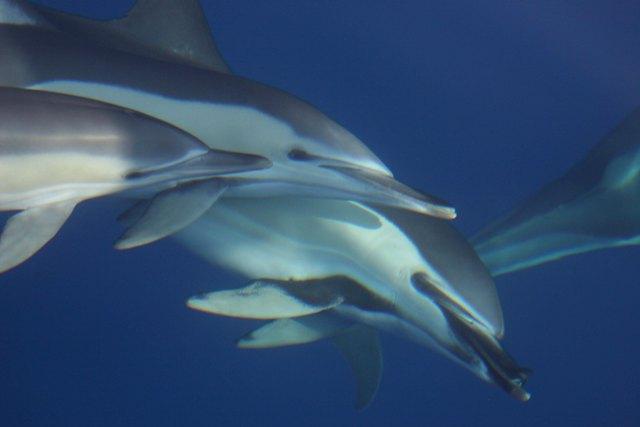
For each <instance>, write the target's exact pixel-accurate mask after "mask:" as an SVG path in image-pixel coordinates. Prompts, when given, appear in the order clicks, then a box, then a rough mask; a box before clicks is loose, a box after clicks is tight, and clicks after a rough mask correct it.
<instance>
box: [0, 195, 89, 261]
mask: <svg viewBox="0 0 640 427" xmlns="http://www.w3.org/2000/svg"><path fill="white" fill-rule="evenodd" d="M77 203H78V202H77V201H76V200H73V201H65V202H60V203H53V204H48V205H43V206H38V207H34V208H30V209H27V210H24V211H22V212H20V213H17V214H15V215H14V216H12V217H11V218H9V220H8V221H7V224H6V225H5V227H4V230H3V231H2V235H0V273H2V272H5V271H7V270H9V269H11V268H13V267H15V266H17V265H18V264H20V263H22V262H24V261H26V260H27V259H28V258H29V257H31V256H32V255H33V254H35V253H36V252H38V251H39V250H40V248H42V247H43V246H44V245H45V244H46V243H47V242H48V241H49V240H51V239H52V238H53V236H55V235H56V233H57V232H58V230H60V227H62V224H64V223H65V221H66V220H67V218H69V215H71V212H73V208H74V207H75V206H76V204H77Z"/></svg>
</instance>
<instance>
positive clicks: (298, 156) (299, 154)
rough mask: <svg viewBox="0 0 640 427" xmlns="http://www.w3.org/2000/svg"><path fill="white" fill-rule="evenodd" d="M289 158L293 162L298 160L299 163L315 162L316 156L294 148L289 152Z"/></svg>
mask: <svg viewBox="0 0 640 427" xmlns="http://www.w3.org/2000/svg"><path fill="white" fill-rule="evenodd" d="M287 157H289V158H290V159H291V160H296V161H299V162H308V161H310V160H314V156H312V155H311V154H309V153H307V152H306V151H304V150H301V149H299V148H294V149H293V150H291V151H289V153H288V154H287Z"/></svg>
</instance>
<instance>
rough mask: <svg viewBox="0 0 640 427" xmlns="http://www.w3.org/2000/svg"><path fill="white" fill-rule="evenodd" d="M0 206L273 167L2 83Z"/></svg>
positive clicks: (136, 118)
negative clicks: (4, 85) (3, 85)
mask: <svg viewBox="0 0 640 427" xmlns="http://www.w3.org/2000/svg"><path fill="white" fill-rule="evenodd" d="M0 165H1V166H2V170H0V211H3V210H5V211H6V210H21V209H27V208H30V207H33V206H35V205H39V204H46V203H52V202H58V201H61V200H65V199H76V200H82V199H86V198H89V197H95V196H98V195H102V194H108V193H111V192H115V191H122V190H128V189H132V188H139V187H145V186H153V187H156V186H158V187H160V188H162V186H163V185H165V186H171V185H174V184H175V183H177V182H180V181H183V180H187V179H191V178H193V179H203V178H211V177H216V176H217V175H222V174H230V173H234V172H244V171H247V170H253V169H255V168H261V167H268V165H269V163H268V161H266V159H263V158H260V157H257V156H252V155H247V154H239V153H229V152H224V151H216V150H211V149H209V148H208V147H207V146H206V145H204V144H203V143H201V142H200V141H199V140H197V139H196V138H194V137H192V136H191V135H189V134H187V133H186V132H183V131H181V130H180V129H177V128H175V127H173V126H171V125H168V124H166V123H163V122H161V121H159V120H156V119H154V118H152V117H148V116H145V115H143V114H140V113H137V112H135V111H131V110H126V109H122V108H119V107H116V106H113V105H109V104H105V103H102V102H97V101H92V100H88V99H83V98H79V97H74V96H68V95H62V94H57V93H50V92H43V91H33V90H25V89H16V88H7V87H0Z"/></svg>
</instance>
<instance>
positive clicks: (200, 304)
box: [186, 294, 207, 311]
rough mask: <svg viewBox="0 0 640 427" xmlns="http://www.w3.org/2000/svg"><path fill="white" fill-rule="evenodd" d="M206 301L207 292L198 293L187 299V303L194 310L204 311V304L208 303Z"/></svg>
mask: <svg viewBox="0 0 640 427" xmlns="http://www.w3.org/2000/svg"><path fill="white" fill-rule="evenodd" d="M206 301H207V294H198V295H194V296H192V297H190V298H189V299H188V300H187V302H186V305H187V307H189V308H191V309H193V310H198V311H204V305H205V304H206Z"/></svg>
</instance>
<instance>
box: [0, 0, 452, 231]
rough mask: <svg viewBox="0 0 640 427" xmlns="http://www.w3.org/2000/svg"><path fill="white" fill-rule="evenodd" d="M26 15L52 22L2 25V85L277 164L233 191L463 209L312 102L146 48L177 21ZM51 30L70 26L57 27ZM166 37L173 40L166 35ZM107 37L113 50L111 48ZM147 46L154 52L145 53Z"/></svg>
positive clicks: (9, 0) (429, 210)
mask: <svg viewBox="0 0 640 427" xmlns="http://www.w3.org/2000/svg"><path fill="white" fill-rule="evenodd" d="M168 3H175V1H173V2H172V1H169V0H156V1H153V0H147V1H145V2H142V3H140V4H138V6H137V7H136V8H134V9H133V10H132V11H131V13H130V14H129V16H128V17H127V18H125V19H124V20H125V21H127V25H126V26H124V27H126V28H127V29H131V28H135V24H139V25H138V26H140V27H143V24H144V22H141V21H142V20H141V19H138V20H137V21H136V16H138V17H139V16H140V14H139V13H137V12H136V10H138V7H140V8H148V7H149V5H157V6H158V7H162V5H164V4H168ZM3 4H4V5H7V4H9V5H13V6H15V7H19V8H23V9H24V7H25V6H28V5H27V4H26V3H24V2H21V1H15V0H0V12H1V9H2V7H3V6H2V5H3ZM189 4H192V2H188V3H187V5H189ZM5 8H6V6H5ZM28 12H29V14H28V15H29V16H31V15H36V16H37V18H38V19H37V20H38V21H45V22H49V21H51V23H50V24H49V25H48V26H46V27H45V26H42V25H13V24H11V22H12V21H11V20H9V19H5V21H4V22H5V23H7V22H8V23H7V24H6V25H0V56H2V58H6V60H4V61H2V62H1V63H0V85H5V86H14V87H31V88H38V89H44V90H49V91H54V92H62V93H69V94H73V95H77V96H82V97H87V98H94V99H99V100H102V101H106V102H110V103H113V104H116V105H120V106H123V107H127V108H130V109H133V110H137V111H142V112H144V113H146V114H149V115H152V116H154V117H156V118H159V119H161V120H163V121H166V122H168V123H171V124H173V125H175V126H177V127H179V128H181V129H184V130H186V131H187V132H189V133H190V134H192V135H194V136H196V137H197V138H199V139H200V140H202V141H203V142H204V143H206V144H207V145H209V146H210V147H212V148H217V149H225V150H229V151H234V152H244V153H249V154H256V155H261V156H263V157H266V158H268V159H269V160H270V161H271V162H272V163H273V167H272V168H270V169H269V170H268V171H267V170H264V171H262V172H256V173H254V174H253V175H252V176H251V178H246V179H243V180H242V181H241V180H238V181H237V182H235V185H233V186H232V187H231V188H230V189H229V191H227V192H226V193H225V196H231V197H233V196H235V197H269V196H275V195H307V196H314V197H326V198H339V199H349V200H361V201H368V202H372V203H378V204H383V205H391V206H397V207H403V208H406V209H412V210H416V211H419V212H423V213H426V214H430V215H434V216H439V217H443V218H448V219H451V218H453V217H455V210H454V209H453V208H450V207H449V206H446V204H445V203H444V202H442V201H440V200H437V199H435V198H433V197H430V196H426V195H423V194H420V193H417V192H415V191H413V190H411V189H410V188H408V187H406V186H404V185H402V184H400V183H399V182H397V181H395V180H394V179H393V177H392V176H391V174H390V172H389V170H388V169H387V168H386V167H385V166H384V164H383V163H382V162H381V161H380V160H379V159H378V158H377V157H376V156H375V155H373V153H371V151H369V149H367V147H366V146H365V145H364V144H363V143H362V142H360V141H359V140H358V139H357V138H356V137H355V136H354V135H352V134H351V133H349V132H348V131H347V130H345V129H344V128H342V127H341V126H339V125H338V124H337V123H335V122H333V121H332V120H330V119H329V118H328V117H326V116H325V115H324V114H322V113H320V112H319V111H317V110H316V109H315V108H313V107H312V106H310V105H308V104H306V103H305V102H303V101H301V100H299V99H297V98H295V97H293V96H291V95H289V94H287V93H285V92H282V91H279V90H276V89H273V88H270V87H267V86H264V85H261V84H259V83H256V82H253V81H249V80H247V79H243V78H241V77H237V76H233V75H230V74H228V73H227V71H228V70H226V69H225V70H222V71H224V72H217V71H212V70H211V67H208V68H209V69H205V68H202V67H201V66H199V65H200V64H197V65H198V66H193V61H192V60H191V59H186V60H181V61H179V62H176V61H174V59H175V55H176V54H178V55H179V56H180V55H181V53H180V52H177V53H176V52H174V55H173V56H170V55H169V56H167V55H163V54H162V53H163V52H164V51H166V50H167V49H165V50H164V51H162V50H160V53H159V46H158V45H156V44H153V45H148V43H152V42H153V41H154V40H153V37H151V36H149V33H151V32H152V31H151V30H152V29H155V32H160V33H164V32H165V28H166V31H168V32H169V33H172V32H173V31H172V28H173V27H171V23H167V22H150V23H146V28H145V30H144V31H142V30H141V31H140V32H136V33H134V36H136V37H137V36H139V38H135V37H133V36H132V35H131V34H129V33H126V34H124V35H122V33H121V31H123V29H122V28H118V26H113V25H111V26H110V27H109V28H108V33H107V34H106V35H105V34H104V33H101V34H102V35H104V37H97V36H93V37H92V36H91V34H92V33H87V31H89V30H91V31H93V32H102V31H106V27H104V26H96V25H93V24H91V22H92V21H89V22H87V21H86V20H85V21H81V22H82V24H81V25H78V24H77V19H75V20H74V21H73V23H72V24H69V20H68V19H60V18H59V15H51V14H50V13H45V15H46V16H43V15H40V14H39V13H38V12H37V11H34V10H33V8H31V7H29V8H28ZM25 14H26V12H25ZM1 18H2V16H1V15H0V19H1ZM23 20H24V19H23ZM14 21H16V20H15V19H14ZM165 21H166V19H165ZM117 22H119V21H112V22H111V24H114V23H117ZM177 22H178V24H180V23H181V22H182V21H177ZM163 23H164V24H165V27H162V26H161V24H163ZM85 24H86V25H85ZM94 24H95V23H94ZM183 24H184V23H182V24H180V25H182V26H184V25H183ZM156 25H157V26H156ZM52 27H53V28H57V29H61V30H63V31H52V30H51V28H52ZM87 34H89V35H87ZM114 35H117V36H122V37H119V38H118V37H115V36H114ZM145 37H146V38H145ZM154 37H155V34H154ZM98 39H99V40H98ZM160 41H162V42H165V40H164V39H163V38H162V37H161V38H160ZM134 42H135V43H134ZM166 42H167V43H169V42H171V41H166ZM97 43H101V44H97ZM107 43H108V44H109V45H115V46H114V47H115V49H112V48H108V47H104V44H107ZM143 48H146V49H147V52H148V55H146V56H140V51H141V49H142V50H144V49H143ZM156 58H161V59H156ZM216 69H219V67H218V68H216Z"/></svg>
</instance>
